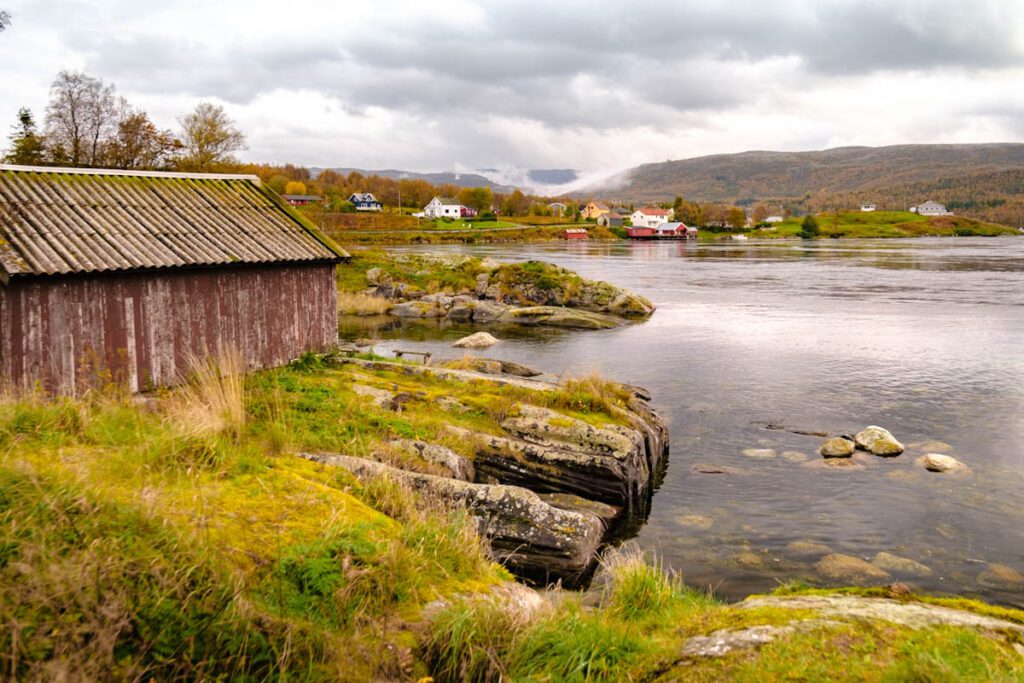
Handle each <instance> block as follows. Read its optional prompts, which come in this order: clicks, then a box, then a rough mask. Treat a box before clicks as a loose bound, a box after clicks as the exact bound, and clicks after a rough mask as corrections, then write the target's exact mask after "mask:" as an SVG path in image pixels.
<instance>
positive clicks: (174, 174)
mask: <svg viewBox="0 0 1024 683" xmlns="http://www.w3.org/2000/svg"><path fill="white" fill-rule="evenodd" d="M0 171H17V172H22V173H62V174H68V175H105V176H127V177H142V178H182V179H188V180H248V181H250V182H253V183H255V184H257V185H260V184H261V183H260V178H259V176H257V175H252V174H246V173H181V172H178V171H134V170H124V169H118V168H72V167H65V166H19V165H17V164H0Z"/></svg>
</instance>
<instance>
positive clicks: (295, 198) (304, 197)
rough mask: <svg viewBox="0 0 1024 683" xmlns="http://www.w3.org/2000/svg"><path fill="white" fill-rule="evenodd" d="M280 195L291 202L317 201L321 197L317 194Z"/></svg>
mask: <svg viewBox="0 0 1024 683" xmlns="http://www.w3.org/2000/svg"><path fill="white" fill-rule="evenodd" d="M281 196H282V197H284V198H285V199H287V200H288V201H291V202H318V201H320V200H321V199H322V197H321V196H320V195H318V194H283V195H281Z"/></svg>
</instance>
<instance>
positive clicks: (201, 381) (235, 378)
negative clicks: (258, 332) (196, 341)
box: [166, 350, 246, 466]
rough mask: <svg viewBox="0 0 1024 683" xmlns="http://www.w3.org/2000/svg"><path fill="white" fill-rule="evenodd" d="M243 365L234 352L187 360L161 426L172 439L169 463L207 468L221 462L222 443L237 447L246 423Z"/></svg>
mask: <svg viewBox="0 0 1024 683" xmlns="http://www.w3.org/2000/svg"><path fill="white" fill-rule="evenodd" d="M245 369H246V368H245V361H244V359H243V357H242V355H241V354H240V353H238V352H237V351H234V350H223V351H221V352H220V353H219V354H217V355H216V356H213V355H210V356H202V357H200V356H194V357H192V358H190V359H189V372H188V374H187V376H186V380H185V383H184V384H183V385H182V386H181V387H180V388H178V389H177V390H176V391H175V392H174V393H173V395H172V396H171V397H170V399H169V400H168V402H167V409H166V421H167V424H168V426H169V427H170V431H171V433H172V434H173V435H174V438H173V439H172V443H171V444H170V446H169V449H168V450H169V451H170V455H171V456H172V459H173V460H176V461H181V462H183V463H184V464H187V465H189V466H194V465H196V466H209V465H212V464H214V463H216V462H217V461H219V460H220V458H221V456H222V454H223V450H224V448H223V446H224V444H225V442H227V443H229V444H238V443H240V442H241V440H242V436H243V434H244V430H245V423H246V410H245Z"/></svg>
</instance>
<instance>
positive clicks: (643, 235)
mask: <svg viewBox="0 0 1024 683" xmlns="http://www.w3.org/2000/svg"><path fill="white" fill-rule="evenodd" d="M626 237H628V238H629V239H631V240H649V239H654V228H647V227H643V226H639V225H637V226H633V227H630V228H626Z"/></svg>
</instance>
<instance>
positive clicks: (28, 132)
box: [4, 107, 46, 166]
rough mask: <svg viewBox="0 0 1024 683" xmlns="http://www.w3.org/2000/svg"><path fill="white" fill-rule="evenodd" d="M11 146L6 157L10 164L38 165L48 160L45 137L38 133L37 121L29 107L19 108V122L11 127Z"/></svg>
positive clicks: (5, 159)
mask: <svg viewBox="0 0 1024 683" xmlns="http://www.w3.org/2000/svg"><path fill="white" fill-rule="evenodd" d="M9 139H10V141H11V148H10V150H9V151H8V152H7V156H5V157H4V161H6V162H7V163H10V164H21V165H23V166H38V165H40V164H43V163H45V162H46V150H45V146H44V145H43V138H42V137H41V136H40V135H38V134H37V133H36V121H35V118H34V117H33V116H32V111H31V110H30V109H29V108H28V107H22V108H21V109H19V110H18V122H17V123H16V124H14V125H13V126H12V127H11V135H10V138H9Z"/></svg>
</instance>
